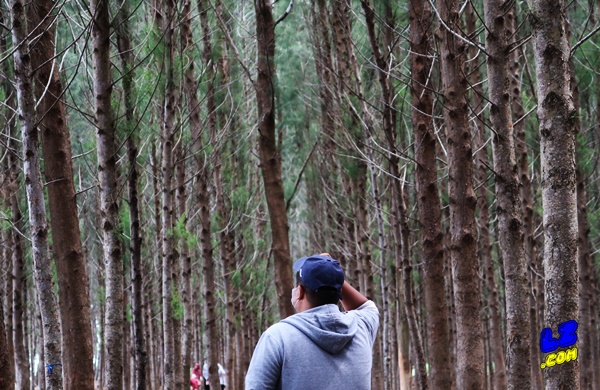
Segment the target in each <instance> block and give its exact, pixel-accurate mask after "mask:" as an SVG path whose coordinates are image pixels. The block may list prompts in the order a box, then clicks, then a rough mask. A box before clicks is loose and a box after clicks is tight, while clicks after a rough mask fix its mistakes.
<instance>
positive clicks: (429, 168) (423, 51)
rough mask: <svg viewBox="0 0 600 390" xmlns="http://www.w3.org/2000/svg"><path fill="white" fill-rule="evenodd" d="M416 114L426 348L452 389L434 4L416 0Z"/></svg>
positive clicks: (439, 382)
mask: <svg viewBox="0 0 600 390" xmlns="http://www.w3.org/2000/svg"><path fill="white" fill-rule="evenodd" d="M409 7H410V45H411V77H412V83H411V95H412V105H413V107H414V108H413V109H412V110H411V119H412V127H413V131H414V136H415V142H414V149H415V160H416V161H417V164H416V173H415V175H416V185H417V194H419V195H418V196H417V209H418V215H419V222H420V226H421V229H420V232H421V245H422V248H423V276H424V280H423V283H424V289H425V307H426V310H427V321H426V322H427V347H428V348H427V349H428V351H429V359H428V361H429V365H430V370H431V371H430V372H431V373H430V378H429V383H430V385H431V388H432V389H450V388H451V387H452V374H451V368H450V357H449V353H450V346H449V345H450V342H449V329H448V309H447V306H446V300H445V289H444V255H443V251H444V247H443V234H442V230H441V215H442V213H441V208H440V199H439V195H438V185H437V167H436V142H437V141H436V138H435V135H434V133H433V94H432V88H431V86H432V81H431V79H430V76H429V75H430V73H431V67H432V66H433V62H432V60H431V52H432V45H431V38H430V37H431V32H430V30H431V29H432V28H433V23H432V12H431V6H430V4H429V3H428V2H425V1H423V2H421V1H411V2H410V3H409Z"/></svg>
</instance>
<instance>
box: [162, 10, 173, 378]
mask: <svg viewBox="0 0 600 390" xmlns="http://www.w3.org/2000/svg"><path fill="white" fill-rule="evenodd" d="M162 5H163V9H164V12H165V15H166V17H164V18H162V32H163V41H164V56H165V58H164V59H163V66H164V69H165V70H164V74H165V96H164V107H163V112H162V125H161V131H162V134H161V142H162V152H161V153H162V161H161V176H162V214H161V237H162V309H163V310H162V322H163V324H162V325H163V359H162V361H163V366H164V370H163V388H165V389H174V388H175V384H176V383H177V382H176V380H177V378H175V366H174V364H175V340H174V338H173V334H174V329H173V306H172V302H171V301H172V299H173V284H172V283H173V276H172V272H173V267H174V263H175V254H174V248H173V234H172V228H173V189H172V186H173V136H174V131H175V130H174V128H175V104H176V101H175V100H176V99H175V83H174V69H173V68H174V59H173V56H174V49H173V30H174V23H175V22H174V14H175V6H176V2H175V0H165V1H164V3H163V4H162Z"/></svg>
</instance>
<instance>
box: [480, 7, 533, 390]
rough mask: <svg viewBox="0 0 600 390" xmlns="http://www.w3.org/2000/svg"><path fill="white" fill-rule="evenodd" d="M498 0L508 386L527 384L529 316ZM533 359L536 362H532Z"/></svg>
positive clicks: (491, 72) (491, 68)
mask: <svg viewBox="0 0 600 390" xmlns="http://www.w3.org/2000/svg"><path fill="white" fill-rule="evenodd" d="M507 4H508V3H506V2H505V1H504V0H486V1H485V2H484V6H485V12H484V14H485V23H486V27H487V31H488V33H487V35H486V50H487V51H488V54H489V58H488V72H487V74H488V90H489V97H490V102H491V108H490V121H491V125H492V131H494V136H493V137H492V139H493V143H492V145H493V148H492V149H493V156H494V171H495V173H496V212H497V215H498V239H499V246H500V249H501V252H502V259H503V261H504V275H505V285H506V287H505V289H506V345H507V348H506V362H507V370H506V376H507V383H506V384H507V386H508V388H509V389H519V388H524V387H525V388H529V387H530V386H531V377H530V374H531V360H530V359H531V355H530V351H529V343H530V342H531V340H530V322H529V301H528V300H527V299H523V297H525V296H527V293H528V291H527V268H526V264H525V250H524V246H523V245H524V243H523V223H522V221H521V201H520V199H519V196H520V193H519V186H520V183H519V177H518V169H517V162H516V157H515V154H516V153H515V139H514V132H513V125H512V121H511V111H510V89H509V88H510V80H509V73H508V70H509V69H508V65H509V59H510V58H509V43H510V42H509V40H510V38H511V36H512V34H513V31H512V25H513V23H512V17H513V15H512V13H511V12H510V9H509V12H507V11H506V5H507ZM536 363H537V362H536Z"/></svg>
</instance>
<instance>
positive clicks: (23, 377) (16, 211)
mask: <svg viewBox="0 0 600 390" xmlns="http://www.w3.org/2000/svg"><path fill="white" fill-rule="evenodd" d="M23 12H24V3H23V2H22V1H19V0H16V1H15V0H13V1H11V16H12V23H13V28H12V35H13V46H14V47H16V48H18V49H17V50H16V51H15V52H14V54H13V57H14V62H15V79H16V80H17V88H16V90H17V101H18V106H19V108H18V113H19V120H20V122H21V137H22V141H23V149H22V150H23V155H24V156H26V153H28V152H31V153H35V156H28V157H29V158H28V159H27V160H26V161H24V162H23V170H25V169H27V171H28V175H32V174H33V175H35V169H36V167H37V169H38V170H39V157H38V156H37V149H36V148H35V146H36V145H35V144H34V142H35V140H32V139H31V137H32V136H33V135H37V133H36V130H37V129H36V128H35V127H34V125H33V124H34V123H35V117H31V111H30V110H31V109H32V108H33V107H34V104H35V103H34V100H33V96H27V93H28V92H31V84H30V82H29V75H30V74H31V57H30V53H29V45H28V41H27V40H26V37H27V19H26V17H25V15H23ZM18 45H21V47H19V46H18ZM24 95H25V96H24ZM24 105H26V106H25V107H24ZM26 121H27V123H25V122H26ZM26 137H27V138H26ZM25 142H28V144H25ZM26 145H27V149H26ZM9 164H10V167H11V169H10V173H11V176H12V177H11V181H12V182H13V183H14V184H17V183H18V182H19V180H18V171H17V170H16V169H14V168H17V165H16V160H13V161H11V162H9ZM32 164H34V165H33V166H32ZM35 164H37V165H35ZM32 170H33V171H34V172H31V171H32ZM33 177H34V178H36V177H35V176H33ZM30 186H31V184H30V185H29V186H28V187H30ZM40 188H41V185H39V184H38V189H40ZM11 195H12V196H11V197H10V208H11V216H12V221H11V222H12V224H13V225H14V227H13V233H12V247H13V251H12V278H13V291H12V296H13V299H12V307H13V313H12V331H13V347H14V359H15V385H16V387H17V389H28V388H29V385H30V380H29V362H28V359H27V347H26V331H25V319H26V317H25V313H24V310H25V309H24V308H25V307H26V301H25V299H26V294H25V292H26V286H27V284H26V279H25V273H24V268H25V260H24V254H23V243H22V239H21V235H20V234H22V233H21V232H23V226H24V224H23V222H22V220H23V215H22V214H21V209H20V207H19V198H18V192H17V187H15V188H14V191H13V193H12V194H11ZM37 195H39V194H37ZM42 199H43V193H42ZM14 229H16V230H17V231H14ZM34 234H35V233H34V232H33V231H32V236H33V235H34Z"/></svg>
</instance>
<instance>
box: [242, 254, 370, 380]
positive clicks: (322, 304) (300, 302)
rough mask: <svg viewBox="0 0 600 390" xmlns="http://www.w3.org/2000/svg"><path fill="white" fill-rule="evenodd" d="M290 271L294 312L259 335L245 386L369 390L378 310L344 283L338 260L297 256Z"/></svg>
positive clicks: (323, 255)
mask: <svg viewBox="0 0 600 390" xmlns="http://www.w3.org/2000/svg"><path fill="white" fill-rule="evenodd" d="M294 271H295V273H296V287H294V289H293V290H292V305H293V306H294V309H296V311H297V314H295V315H293V316H290V317H288V318H286V319H284V320H282V321H280V322H279V323H277V324H275V325H272V326H271V327H270V328H269V329H267V330H266V331H265V332H264V333H263V335H262V336H261V338H260V340H259V341H258V344H257V345H256V348H255V349H254V354H253V355H252V361H251V362H250V367H249V368H248V373H247V375H246V390H259V389H260V390H265V389H267V390H307V389H319V390H338V389H343V390H347V389H353V390H367V389H370V388H371V366H372V350H373V343H374V342H375V336H376V334H377V328H378V327H379V310H378V309H377V307H376V306H375V304H374V303H373V302H372V301H370V300H368V299H367V298H366V297H365V296H364V295H362V294H361V293H360V292H358V291H357V290H356V289H354V288H353V287H352V286H350V285H349V284H348V282H346V281H344V271H343V270H342V267H341V265H340V263H339V261H337V260H334V259H332V258H331V257H330V256H329V255H328V254H327V253H323V254H321V255H313V256H308V257H303V258H301V259H299V260H297V261H296V262H295V263H294ZM340 299H341V303H342V307H343V308H344V310H345V312H340V310H339V308H338V306H337V304H338V302H339V301H340Z"/></svg>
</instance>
